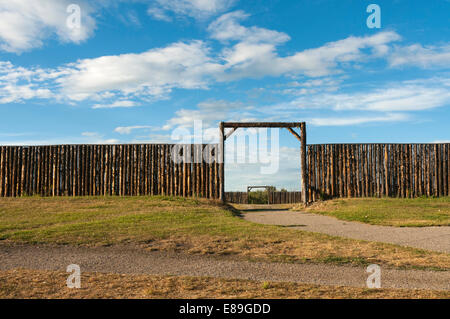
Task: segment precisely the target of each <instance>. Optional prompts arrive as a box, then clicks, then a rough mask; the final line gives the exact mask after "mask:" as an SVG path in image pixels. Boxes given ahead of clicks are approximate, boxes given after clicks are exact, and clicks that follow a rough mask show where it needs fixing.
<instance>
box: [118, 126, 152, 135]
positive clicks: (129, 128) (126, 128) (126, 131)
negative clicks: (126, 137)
mask: <svg viewBox="0 0 450 319" xmlns="http://www.w3.org/2000/svg"><path fill="white" fill-rule="evenodd" d="M150 128H152V126H148V125H134V126H118V127H116V128H115V129H114V132H116V133H119V134H131V132H132V131H134V130H142V129H150Z"/></svg>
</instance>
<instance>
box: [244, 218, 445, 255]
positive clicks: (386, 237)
mask: <svg viewBox="0 0 450 319" xmlns="http://www.w3.org/2000/svg"><path fill="white" fill-rule="evenodd" d="M242 215H243V217H244V218H245V219H246V220H249V221H252V222H255V223H261V224H271V225H283V226H288V227H292V228H296V229H301V230H306V231H311V232H318V233H324V234H329V235H334V236H340V237H348V238H354V239H362V240H369V241H378V242H385V243H392V244H397V245H401V246H409V247H415V248H422V249H427V250H434V251H439V252H445V253H450V226H439V227H390V226H377V225H368V224H363V223H358V222H348V221H342V220H339V219H337V218H334V217H329V216H323V215H316V214H310V213H302V212H291V211H271V210H265V211H252V212H248V213H243V214H242Z"/></svg>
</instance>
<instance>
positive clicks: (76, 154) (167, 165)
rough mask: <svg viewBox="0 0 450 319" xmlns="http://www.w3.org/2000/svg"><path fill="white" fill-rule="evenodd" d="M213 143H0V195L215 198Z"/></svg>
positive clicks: (216, 165) (216, 177)
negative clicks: (19, 144)
mask: <svg viewBox="0 0 450 319" xmlns="http://www.w3.org/2000/svg"><path fill="white" fill-rule="evenodd" d="M218 147H219V145H218V144H207V145H201V144H189V145H180V144H126V145H56V146H55V145H52V146H0V197H9V196H12V197H14V196H31V195H41V196H63V195H65V196H100V195H119V196H136V195H159V194H162V195H175V196H197V197H206V198H219V193H220V191H219V188H220V185H223V180H222V179H223V175H222V174H219V173H218V171H219V163H218V162H219V161H217V158H216V156H217V155H216V154H218V153H219V152H218V151H217V150H218Z"/></svg>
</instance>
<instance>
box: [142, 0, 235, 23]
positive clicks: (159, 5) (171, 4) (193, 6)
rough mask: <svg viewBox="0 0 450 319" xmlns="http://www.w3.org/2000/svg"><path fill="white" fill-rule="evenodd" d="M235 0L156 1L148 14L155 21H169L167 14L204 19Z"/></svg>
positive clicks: (219, 11) (230, 4)
mask: <svg viewBox="0 0 450 319" xmlns="http://www.w3.org/2000/svg"><path fill="white" fill-rule="evenodd" d="M235 2H236V1H235V0H156V3H155V4H154V5H152V6H150V7H149V9H148V11H147V12H148V14H149V15H151V16H153V18H155V19H157V20H163V21H170V20H171V18H170V16H169V15H168V12H173V13H175V14H176V15H180V16H189V17H192V18H195V19H206V18H209V17H211V16H213V15H216V14H219V13H221V12H224V11H226V10H227V9H229V8H230V7H231V6H232V5H233V4H234V3H235Z"/></svg>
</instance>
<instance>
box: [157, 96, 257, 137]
mask: <svg viewBox="0 0 450 319" xmlns="http://www.w3.org/2000/svg"><path fill="white" fill-rule="evenodd" d="M248 109H251V106H246V105H244V104H242V103H240V102H229V101H225V100H207V101H203V102H201V103H199V104H198V105H197V108H196V109H181V110H178V111H176V112H175V117H173V118H171V119H170V120H168V121H167V123H166V125H165V126H164V127H163V128H164V129H165V130H168V129H170V128H173V127H175V126H178V127H191V126H192V125H193V124H194V121H202V123H203V126H204V127H208V126H210V125H215V124H216V122H218V121H222V120H224V119H230V118H236V117H240V118H241V120H242V116H245V114H246V112H245V111H246V110H248Z"/></svg>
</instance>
